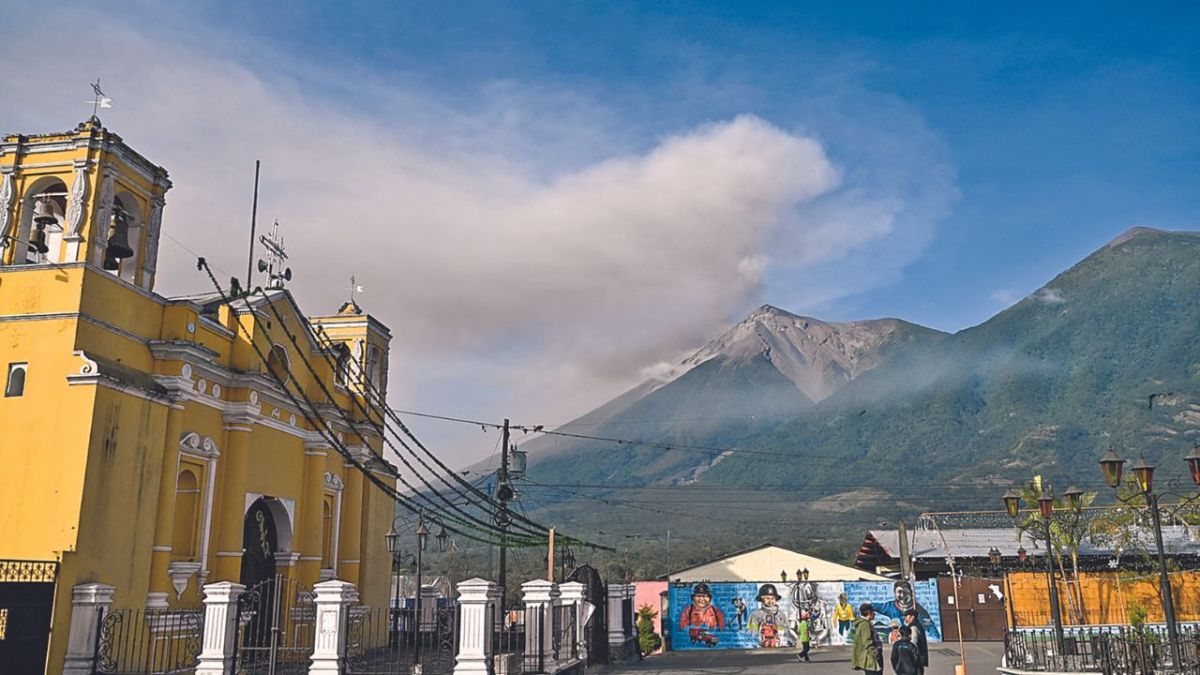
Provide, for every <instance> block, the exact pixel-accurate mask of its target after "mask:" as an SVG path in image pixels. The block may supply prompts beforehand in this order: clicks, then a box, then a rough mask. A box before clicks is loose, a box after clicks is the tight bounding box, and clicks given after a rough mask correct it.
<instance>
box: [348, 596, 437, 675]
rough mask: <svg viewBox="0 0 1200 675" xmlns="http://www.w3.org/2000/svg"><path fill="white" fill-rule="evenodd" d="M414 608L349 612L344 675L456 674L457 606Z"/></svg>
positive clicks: (355, 608) (365, 608) (364, 609)
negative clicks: (346, 674)
mask: <svg viewBox="0 0 1200 675" xmlns="http://www.w3.org/2000/svg"><path fill="white" fill-rule="evenodd" d="M423 613H424V615H425V616H424V617H423V620H419V617H418V616H417V612H416V609H414V608H399V609H395V608H393V609H388V608H384V607H378V608H376V607H351V608H350V609H349V617H348V630H347V634H346V654H345V658H344V671H345V672H346V673H350V674H353V675H410V674H411V673H415V672H417V671H418V669H417V667H416V666H417V664H420V666H421V668H420V672H421V673H423V674H425V675H443V674H448V673H452V672H454V657H455V656H457V655H458V631H457V627H458V606H457V605H453V606H448V607H430V608H426V610H425V612H423Z"/></svg>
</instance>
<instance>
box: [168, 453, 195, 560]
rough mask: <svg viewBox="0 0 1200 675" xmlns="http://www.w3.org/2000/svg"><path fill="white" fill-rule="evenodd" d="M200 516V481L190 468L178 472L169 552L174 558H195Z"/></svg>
mask: <svg viewBox="0 0 1200 675" xmlns="http://www.w3.org/2000/svg"><path fill="white" fill-rule="evenodd" d="M199 516H200V482H199V481H198V480H197V479H196V474H195V473H194V472H193V471H192V469H190V468H185V469H183V470H182V471H180V472H179V478H178V479H177V480H176V482H175V528H174V530H173V531H172V535H171V552H172V553H173V554H174V557H176V558H182V559H185V560H194V559H195V558H196V530H197V529H198V528H197V525H198V523H197V522H196V521H197V518H198V517H199Z"/></svg>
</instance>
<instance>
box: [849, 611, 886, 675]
mask: <svg viewBox="0 0 1200 675" xmlns="http://www.w3.org/2000/svg"><path fill="white" fill-rule="evenodd" d="M850 665H851V666H852V667H853V668H854V669H855V670H861V671H863V672H865V673H866V674H867V675H883V644H882V643H881V642H880V641H879V634H878V633H876V632H875V608H874V607H873V606H871V603H869V602H864V603H863V604H862V606H861V607H859V608H858V618H857V619H855V620H854V649H853V651H852V652H851V655H850Z"/></svg>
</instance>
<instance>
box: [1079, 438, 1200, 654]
mask: <svg viewBox="0 0 1200 675" xmlns="http://www.w3.org/2000/svg"><path fill="white" fill-rule="evenodd" d="M1184 461H1186V462H1187V465H1188V473H1190V474H1191V476H1192V482H1194V483H1196V484H1200V445H1193V446H1192V451H1191V452H1189V453H1188V454H1187V456H1185V457H1184ZM1124 468H1125V460H1124V459H1121V458H1120V457H1119V456H1118V455H1117V453H1116V452H1114V451H1113V450H1111V449H1110V450H1109V451H1108V452H1107V453H1105V455H1104V456H1103V457H1101V458H1100V470H1101V471H1102V472H1103V473H1104V480H1105V482H1106V483H1108V486H1109V487H1111V488H1113V489H1114V490H1115V489H1117V488H1118V487H1120V485H1121V477H1122V474H1123V472H1124ZM1129 468H1130V470H1132V471H1133V477H1134V480H1135V482H1136V483H1137V486H1138V491H1139V492H1141V494H1142V496H1143V497H1144V498H1145V499H1146V506H1147V507H1148V508H1149V509H1150V522H1151V523H1152V525H1153V526H1154V543H1155V545H1156V546H1157V547H1158V585H1159V595H1160V596H1162V606H1163V617H1164V618H1165V619H1166V622H1167V639H1168V640H1170V642H1171V662H1172V663H1173V664H1174V666H1175V667H1176V668H1178V667H1179V665H1180V663H1181V662H1180V653H1179V626H1178V624H1177V623H1176V620H1175V600H1174V598H1173V597H1172V595H1171V577H1170V576H1169V575H1168V573H1167V553H1166V548H1165V547H1164V546H1163V531H1162V514H1161V513H1160V512H1159V501H1158V500H1159V497H1160V496H1161V495H1160V494H1159V493H1158V492H1156V491H1155V490H1154V465H1153V464H1150V463H1149V462H1147V461H1146V458H1145V457H1143V458H1141V459H1139V460H1138V461H1137V462H1136V463H1135V464H1134V465H1133V466H1131V467H1129ZM1172 483H1173V481H1172ZM1117 499H1119V500H1121V501H1122V502H1125V503H1127V504H1128V503H1129V502H1130V501H1131V500H1130V499H1127V498H1124V497H1121V496H1120V495H1119V494H1118V495H1117ZM1193 499H1195V498H1194V497H1192V498H1187V499H1185V501H1184V503H1188V502H1190V501H1192V500H1193Z"/></svg>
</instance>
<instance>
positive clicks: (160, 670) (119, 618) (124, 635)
mask: <svg viewBox="0 0 1200 675" xmlns="http://www.w3.org/2000/svg"><path fill="white" fill-rule="evenodd" d="M99 619H100V623H99V626H98V628H97V635H96V649H95V652H94V653H93V656H92V673H93V675H173V674H176V673H180V674H182V673H191V672H193V671H194V670H195V669H196V663H197V661H198V660H199V657H200V646H201V642H202V640H203V633H204V611H203V610H199V609H189V610H172V609H114V610H109V611H107V612H102V613H101V615H100V617H99Z"/></svg>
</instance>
